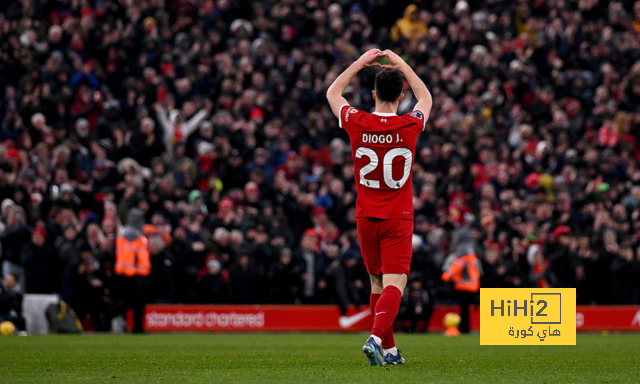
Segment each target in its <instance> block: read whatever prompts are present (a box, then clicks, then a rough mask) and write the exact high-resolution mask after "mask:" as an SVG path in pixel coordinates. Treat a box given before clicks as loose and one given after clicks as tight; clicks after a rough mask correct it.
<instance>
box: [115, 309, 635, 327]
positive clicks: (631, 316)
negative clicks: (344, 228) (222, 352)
mask: <svg viewBox="0 0 640 384" xmlns="http://www.w3.org/2000/svg"><path fill="white" fill-rule="evenodd" d="M449 312H456V313H459V311H458V307H457V306H452V305H440V306H436V307H435V308H434V310H433V314H432V316H431V320H430V321H429V328H428V329H429V331H431V332H440V331H443V330H444V326H443V325H442V319H443V318H444V316H445V315H446V314H447V313H449ZM470 313H471V319H470V322H471V330H472V331H478V330H479V329H480V312H479V309H478V307H472V308H471V311H470ZM130 320H131V319H130ZM372 323H373V319H372V317H371V313H370V311H369V307H364V306H363V307H360V308H349V310H348V311H347V313H346V314H345V315H344V316H341V314H340V309H339V308H338V306H335V305H171V304H152V305H148V306H147V307H146V310H145V316H144V329H145V331H147V332H233V331H236V332H247V331H254V332H255V331H258V332H289V331H292V332H363V331H369V330H371V325H372ZM128 324H132V321H128ZM576 328H577V330H578V331H640V306H580V305H579V306H577V308H576Z"/></svg>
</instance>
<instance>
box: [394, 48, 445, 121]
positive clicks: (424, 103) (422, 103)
mask: <svg viewBox="0 0 640 384" xmlns="http://www.w3.org/2000/svg"><path fill="white" fill-rule="evenodd" d="M382 55H384V56H386V57H387V58H388V59H389V64H387V65H383V66H382V67H383V68H394V69H397V70H399V71H400V72H402V74H403V75H404V77H405V78H406V79H407V81H408V82H409V85H410V86H411V90H413V95H414V96H415V97H416V99H418V103H417V104H416V106H415V108H414V109H417V110H420V111H422V113H424V115H425V117H424V120H425V122H426V121H427V120H428V119H429V114H430V113H431V106H432V105H433V99H432V98H431V92H429V90H428V89H427V86H426V85H425V84H424V82H423V81H422V80H421V79H420V78H419V77H418V75H416V73H415V72H414V71H413V69H412V68H411V67H410V66H409V64H407V63H405V61H404V60H402V58H401V57H400V56H398V55H397V54H396V53H395V52H393V51H390V50H388V49H387V50H386V51H384V52H382Z"/></svg>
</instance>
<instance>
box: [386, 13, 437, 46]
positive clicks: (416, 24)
mask: <svg viewBox="0 0 640 384" xmlns="http://www.w3.org/2000/svg"><path fill="white" fill-rule="evenodd" d="M428 34H429V29H428V28H427V26H426V25H425V24H424V23H423V22H421V21H420V13H419V12H418V6H416V5H415V4H411V5H409V6H408V7H407V8H405V10H404V16H403V17H402V18H401V19H398V21H396V22H395V24H394V25H393V27H391V32H390V34H389V37H390V38H391V40H392V41H399V40H400V39H403V40H407V41H409V47H410V49H411V50H414V49H416V48H417V43H418V41H419V40H420V39H422V38H424V37H426V36H427V35H428Z"/></svg>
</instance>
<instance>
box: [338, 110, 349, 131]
mask: <svg viewBox="0 0 640 384" xmlns="http://www.w3.org/2000/svg"><path fill="white" fill-rule="evenodd" d="M348 110H349V104H345V105H343V106H342V107H340V119H339V125H340V128H342V129H345V130H346V129H347V128H345V118H346V115H347V111H348Z"/></svg>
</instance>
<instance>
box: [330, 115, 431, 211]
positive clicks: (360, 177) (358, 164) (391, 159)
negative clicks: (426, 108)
mask: <svg viewBox="0 0 640 384" xmlns="http://www.w3.org/2000/svg"><path fill="white" fill-rule="evenodd" d="M425 122H426V121H425V115H424V113H423V112H421V111H419V110H415V111H413V112H411V113H409V114H406V115H404V116H398V115H396V114H395V113H378V112H374V113H367V112H364V111H361V110H359V109H357V108H354V107H352V106H350V105H343V106H342V107H341V108H340V127H341V128H343V129H344V130H346V131H347V133H348V134H349V138H350V139H351V154H352V156H353V164H354V166H355V175H356V184H357V190H358V198H357V200H356V217H373V218H378V219H408V220H413V192H412V185H413V177H412V170H413V160H414V158H415V150H416V141H417V140H418V135H419V134H420V132H422V131H423V130H424V126H425Z"/></svg>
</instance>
